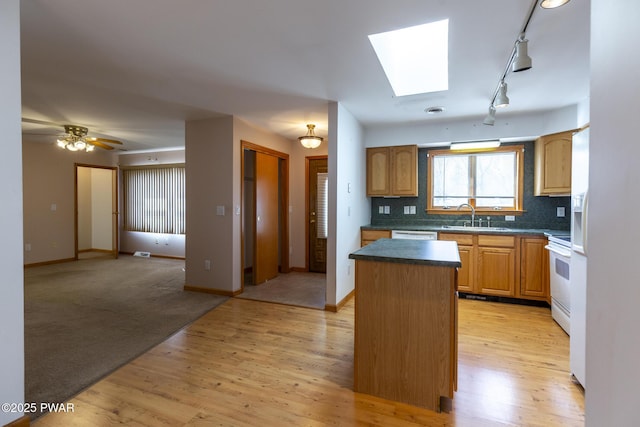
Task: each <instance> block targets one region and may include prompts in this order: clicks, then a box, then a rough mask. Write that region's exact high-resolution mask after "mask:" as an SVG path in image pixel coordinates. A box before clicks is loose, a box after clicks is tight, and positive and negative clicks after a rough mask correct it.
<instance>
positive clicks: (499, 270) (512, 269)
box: [438, 233, 550, 302]
mask: <svg viewBox="0 0 640 427" xmlns="http://www.w3.org/2000/svg"><path fill="white" fill-rule="evenodd" d="M438 239H440V240H453V241H456V242H457V243H458V251H459V252H460V261H461V262H462V267H461V268H460V269H459V270H458V291H460V292H465V293H471V294H479V295H492V296H501V297H509V298H523V299H533V300H542V301H547V302H550V295H549V262H548V254H547V251H546V250H545V249H544V247H545V245H546V243H547V239H546V238H545V237H542V236H518V235H508V236H507V235H492V234H466V233H439V235H438Z"/></svg>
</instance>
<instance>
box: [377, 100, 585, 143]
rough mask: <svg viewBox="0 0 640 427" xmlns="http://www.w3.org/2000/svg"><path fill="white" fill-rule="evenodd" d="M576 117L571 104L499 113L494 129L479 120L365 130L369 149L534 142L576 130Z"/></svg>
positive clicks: (389, 126) (426, 123)
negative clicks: (498, 140)
mask: <svg viewBox="0 0 640 427" xmlns="http://www.w3.org/2000/svg"><path fill="white" fill-rule="evenodd" d="M576 115H577V105H569V106H567V107H564V108H560V109H558V110H554V111H547V112H540V113H537V114H527V115H526V116H515V115H508V113H502V112H498V117H497V118H496V123H495V125H493V126H486V125H483V124H482V122H481V121H478V119H474V120H462V121H455V122H446V121H445V122H443V121H437V122H436V121H423V122H416V123H412V124H406V123H405V124H398V125H388V124H384V125H372V126H367V128H366V130H365V141H366V146H367V147H383V146H390V145H410V144H416V145H418V146H425V144H430V146H442V145H444V144H445V143H449V142H451V141H468V140H477V139H496V138H519V139H518V140H524V139H529V140H533V139H535V138H536V137H538V136H540V135H546V134H551V133H555V132H561V131H565V130H570V129H574V128H575V122H576ZM526 137H529V138H526Z"/></svg>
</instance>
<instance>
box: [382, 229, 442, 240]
mask: <svg viewBox="0 0 640 427" xmlns="http://www.w3.org/2000/svg"><path fill="white" fill-rule="evenodd" d="M391 238H392V239H409V240H438V233H437V232H436V231H412V230H391Z"/></svg>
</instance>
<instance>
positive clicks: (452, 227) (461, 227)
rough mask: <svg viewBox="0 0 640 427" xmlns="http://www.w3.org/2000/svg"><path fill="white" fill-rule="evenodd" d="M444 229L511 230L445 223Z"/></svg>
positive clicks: (507, 229)
mask: <svg viewBox="0 0 640 427" xmlns="http://www.w3.org/2000/svg"><path fill="white" fill-rule="evenodd" d="M442 229H443V230H464V231H509V230H510V228H506V227H469V226H466V227H465V226H463V225H443V226H442Z"/></svg>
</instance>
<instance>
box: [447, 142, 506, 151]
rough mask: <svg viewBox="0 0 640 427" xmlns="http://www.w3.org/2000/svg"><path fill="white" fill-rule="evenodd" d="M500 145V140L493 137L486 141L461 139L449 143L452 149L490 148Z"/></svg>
mask: <svg viewBox="0 0 640 427" xmlns="http://www.w3.org/2000/svg"><path fill="white" fill-rule="evenodd" d="M498 147H500V140H498V139H492V140H485V141H460V142H452V143H451V145H449V149H450V150H454V151H463V150H488V149H491V148H498Z"/></svg>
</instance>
